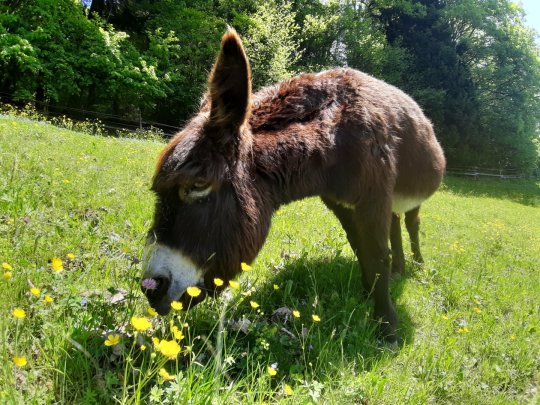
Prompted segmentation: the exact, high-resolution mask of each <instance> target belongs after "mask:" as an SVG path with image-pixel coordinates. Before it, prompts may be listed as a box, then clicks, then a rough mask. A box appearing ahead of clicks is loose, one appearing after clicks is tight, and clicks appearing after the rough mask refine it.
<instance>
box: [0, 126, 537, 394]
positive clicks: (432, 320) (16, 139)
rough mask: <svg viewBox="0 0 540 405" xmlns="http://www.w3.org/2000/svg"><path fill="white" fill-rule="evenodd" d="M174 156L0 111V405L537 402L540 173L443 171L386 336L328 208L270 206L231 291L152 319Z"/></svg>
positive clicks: (397, 287) (154, 146)
mask: <svg viewBox="0 0 540 405" xmlns="http://www.w3.org/2000/svg"><path fill="white" fill-rule="evenodd" d="M162 148H163V143H160V142H156V141H153V142H152V141H142V140H133V139H120V138H112V137H99V136H91V135H87V134H84V133H76V132H71V131H68V130H64V129H58V128H56V127H53V126H51V125H48V124H46V123H42V122H37V121H30V120H26V119H23V118H16V117H9V116H0V264H1V265H2V267H3V269H1V270H0V271H1V273H0V403H2V404H4V403H6V404H55V403H56V404H117V403H120V404H124V403H125V404H133V403H144V404H146V403H159V404H162V403H170V404H185V403H190V404H263V403H266V404H274V403H280V404H281V403H283V404H287V403H290V404H311V403H313V404H402V403H407V404H425V403H444V404H446V403H448V404H528V403H530V404H535V403H539V401H540V392H539V390H540V336H539V328H540V183H539V182H535V181H531V180H516V181H497V180H494V181H486V180H484V181H474V180H472V179H459V178H447V179H446V180H445V182H444V184H443V186H442V187H441V190H440V191H439V192H438V193H437V194H435V195H434V196H433V197H432V198H431V199H430V200H428V201H427V202H426V203H425V204H424V206H423V208H422V211H421V216H422V226H421V245H422V249H423V255H424V258H425V260H426V263H425V264H424V265H423V266H421V267H419V266H415V265H413V263H412V262H411V260H410V256H408V264H407V269H406V275H405V276H404V277H402V278H400V279H395V280H393V282H392V285H391V289H392V297H393V299H394V302H395V304H396V307H397V310H398V314H399V317H400V322H401V324H400V332H399V334H400V338H401V342H400V344H399V345H398V346H397V347H390V346H387V345H385V344H383V343H382V342H380V341H379V339H378V337H377V333H376V330H377V324H376V323H375V321H373V320H372V317H371V313H372V303H371V302H370V301H369V300H367V299H366V298H364V297H363V296H362V295H361V293H360V292H361V281H360V273H359V269H358V267H357V264H356V261H355V258H354V256H353V253H352V251H351V249H350V247H349V246H348V244H347V242H346V237H345V234H344V231H343V230H342V229H341V228H340V226H339V224H338V222H337V220H336V219H335V218H334V216H333V215H332V213H331V212H329V211H328V210H327V209H326V208H325V207H324V206H323V204H322V203H321V202H320V201H319V200H318V199H306V200H303V201H299V202H295V203H293V204H290V205H288V206H285V207H283V208H281V209H280V210H279V211H278V212H276V213H275V215H274V218H273V225H272V229H271V232H270V235H269V237H268V240H267V242H266V245H265V247H264V248H263V250H262V251H261V252H260V254H259V256H258V258H257V260H256V261H255V262H254V263H253V264H252V268H251V269H250V270H249V271H246V272H244V273H243V274H241V276H240V277H239V278H238V279H237V281H239V286H238V288H229V289H228V290H227V291H226V292H225V293H224V294H223V295H222V296H221V297H219V298H218V299H216V300H211V299H207V300H206V301H205V302H204V303H202V304H200V305H199V306H197V307H196V308H195V309H193V310H191V311H189V312H184V311H173V313H172V314H171V315H168V316H167V317H159V316H155V315H153V314H152V311H151V310H150V311H149V308H148V304H147V302H146V300H145V298H144V296H143V295H142V293H141V291H140V288H139V282H140V276H141V264H140V263H139V260H140V259H141V257H142V254H143V249H144V242H145V238H146V232H147V230H148V228H149V226H150V224H151V219H152V214H153V212H152V211H153V203H154V197H153V195H152V193H151V192H150V191H149V186H150V181H151V178H152V175H153V169H154V165H155V162H156V157H157V155H158V153H159V151H160V150H161V149H162ZM403 228H404V227H403ZM403 239H404V244H405V250H406V252H410V249H409V247H408V237H407V235H406V232H404V233H403ZM293 311H294V312H293ZM296 311H297V312H296ZM295 315H296V316H295ZM314 316H315V317H314ZM134 317H135V318H142V317H144V318H146V319H147V320H148V321H149V322H150V323H151V326H150V327H149V328H147V329H145V330H140V331H137V330H136V328H135V326H137V327H140V326H141V325H140V323H137V322H133V318H134ZM134 324H135V326H134ZM140 329H144V327H140ZM163 342H165V343H166V345H165V344H164V343H163ZM173 342H174V343H173Z"/></svg>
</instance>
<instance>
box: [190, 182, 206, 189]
mask: <svg viewBox="0 0 540 405" xmlns="http://www.w3.org/2000/svg"><path fill="white" fill-rule="evenodd" d="M208 187H210V183H207V182H205V181H196V182H195V183H193V185H192V186H191V190H192V191H195V190H198V191H200V190H205V189H207V188H208Z"/></svg>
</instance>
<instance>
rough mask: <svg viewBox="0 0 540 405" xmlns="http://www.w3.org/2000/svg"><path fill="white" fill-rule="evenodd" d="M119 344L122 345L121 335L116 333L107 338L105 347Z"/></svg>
mask: <svg viewBox="0 0 540 405" xmlns="http://www.w3.org/2000/svg"><path fill="white" fill-rule="evenodd" d="M118 343H120V335H118V334H115V333H113V334H111V335H109V336H107V340H105V346H116V345H117V344H118Z"/></svg>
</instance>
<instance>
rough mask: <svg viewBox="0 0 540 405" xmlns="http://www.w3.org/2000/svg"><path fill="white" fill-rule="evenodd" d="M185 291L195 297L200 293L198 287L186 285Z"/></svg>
mask: <svg viewBox="0 0 540 405" xmlns="http://www.w3.org/2000/svg"><path fill="white" fill-rule="evenodd" d="M187 293H188V295H189V296H190V297H193V298H195V297H198V296H199V295H201V289H200V288H199V287H188V288H187Z"/></svg>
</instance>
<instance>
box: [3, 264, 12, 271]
mask: <svg viewBox="0 0 540 405" xmlns="http://www.w3.org/2000/svg"><path fill="white" fill-rule="evenodd" d="M2 268H3V269H4V270H8V271H11V270H13V267H11V264H9V263H5V262H4V263H2Z"/></svg>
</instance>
